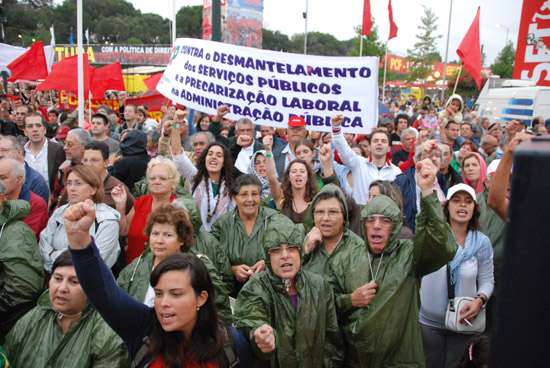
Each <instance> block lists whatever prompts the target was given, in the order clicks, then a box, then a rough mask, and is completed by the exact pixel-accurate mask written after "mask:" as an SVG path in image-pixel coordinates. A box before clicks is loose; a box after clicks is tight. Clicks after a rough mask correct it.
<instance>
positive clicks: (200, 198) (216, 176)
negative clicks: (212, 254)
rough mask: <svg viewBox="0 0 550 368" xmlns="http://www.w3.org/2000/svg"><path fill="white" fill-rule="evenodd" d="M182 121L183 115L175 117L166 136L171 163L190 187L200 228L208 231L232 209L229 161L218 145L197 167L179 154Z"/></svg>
mask: <svg viewBox="0 0 550 368" xmlns="http://www.w3.org/2000/svg"><path fill="white" fill-rule="evenodd" d="M185 118H186V113H185V112H184V111H181V110H178V111H176V114H175V119H174V120H173V123H172V127H173V128H177V129H172V131H171V135H170V145H171V147H172V159H173V160H174V163H175V164H176V167H177V168H178V170H179V172H180V173H181V174H182V175H183V176H184V177H185V179H187V181H189V184H191V195H192V196H193V197H194V198H195V199H196V200H197V203H198V205H199V211H200V213H201V219H202V228H203V229H205V230H207V231H210V229H211V228H212V224H213V223H214V222H215V221H216V219H217V218H218V217H220V216H221V215H222V214H224V213H226V212H228V211H230V210H231V209H233V203H232V202H231V195H230V192H231V188H232V186H233V169H234V168H233V159H232V158H231V154H230V152H229V150H228V149H227V147H225V146H224V145H223V144H222V143H219V142H214V143H211V144H210V145H209V146H208V147H207V148H206V149H205V150H204V151H203V153H202V154H201V156H200V157H199V158H198V160H197V166H195V165H193V163H192V162H191V161H190V160H189V158H187V156H186V155H184V154H183V153H184V152H183V148H182V146H181V137H180V130H179V123H177V122H180V123H183V122H184V120H185Z"/></svg>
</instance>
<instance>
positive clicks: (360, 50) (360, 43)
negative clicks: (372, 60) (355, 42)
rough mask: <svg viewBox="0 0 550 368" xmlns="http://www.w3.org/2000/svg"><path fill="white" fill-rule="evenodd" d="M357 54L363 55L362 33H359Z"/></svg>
mask: <svg viewBox="0 0 550 368" xmlns="http://www.w3.org/2000/svg"><path fill="white" fill-rule="evenodd" d="M359 56H363V35H359Z"/></svg>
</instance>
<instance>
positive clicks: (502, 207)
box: [487, 133, 532, 221]
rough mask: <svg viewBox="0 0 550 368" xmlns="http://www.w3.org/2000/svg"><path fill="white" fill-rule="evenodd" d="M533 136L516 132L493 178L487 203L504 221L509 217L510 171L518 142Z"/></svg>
mask: <svg viewBox="0 0 550 368" xmlns="http://www.w3.org/2000/svg"><path fill="white" fill-rule="evenodd" d="M531 138H532V136H531V135H529V134H525V133H518V134H516V136H515V137H514V139H512V141H511V142H510V143H508V147H507V148H506V151H504V154H503V155H502V157H501V158H500V164H499V165H498V168H497V171H496V172H495V175H494V176H493V179H492V180H491V188H489V198H488V199H487V204H488V205H489V207H491V208H492V209H493V211H495V212H496V214H497V215H498V217H500V218H501V219H502V220H503V221H506V218H507V217H508V206H509V205H510V200H509V199H508V198H507V197H506V193H507V192H508V185H509V184H510V172H511V171H512V164H513V163H514V152H515V151H516V147H517V146H518V144H520V143H521V142H524V141H526V140H529V139H531Z"/></svg>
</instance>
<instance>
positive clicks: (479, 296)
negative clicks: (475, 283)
mask: <svg viewBox="0 0 550 368" xmlns="http://www.w3.org/2000/svg"><path fill="white" fill-rule="evenodd" d="M474 299H481V301H482V302H483V304H482V305H481V307H482V308H483V307H485V304H487V299H485V297H484V296H483V295H481V294H477V295H476V297H475V298H474Z"/></svg>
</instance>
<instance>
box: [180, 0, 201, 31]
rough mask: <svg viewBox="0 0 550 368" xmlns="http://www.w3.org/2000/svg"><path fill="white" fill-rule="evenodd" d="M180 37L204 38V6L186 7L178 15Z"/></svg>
mask: <svg viewBox="0 0 550 368" xmlns="http://www.w3.org/2000/svg"><path fill="white" fill-rule="evenodd" d="M176 34H177V36H178V37H188V38H202V5H195V6H184V7H183V8H181V9H180V10H179V11H178V13H177V14H176Z"/></svg>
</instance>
